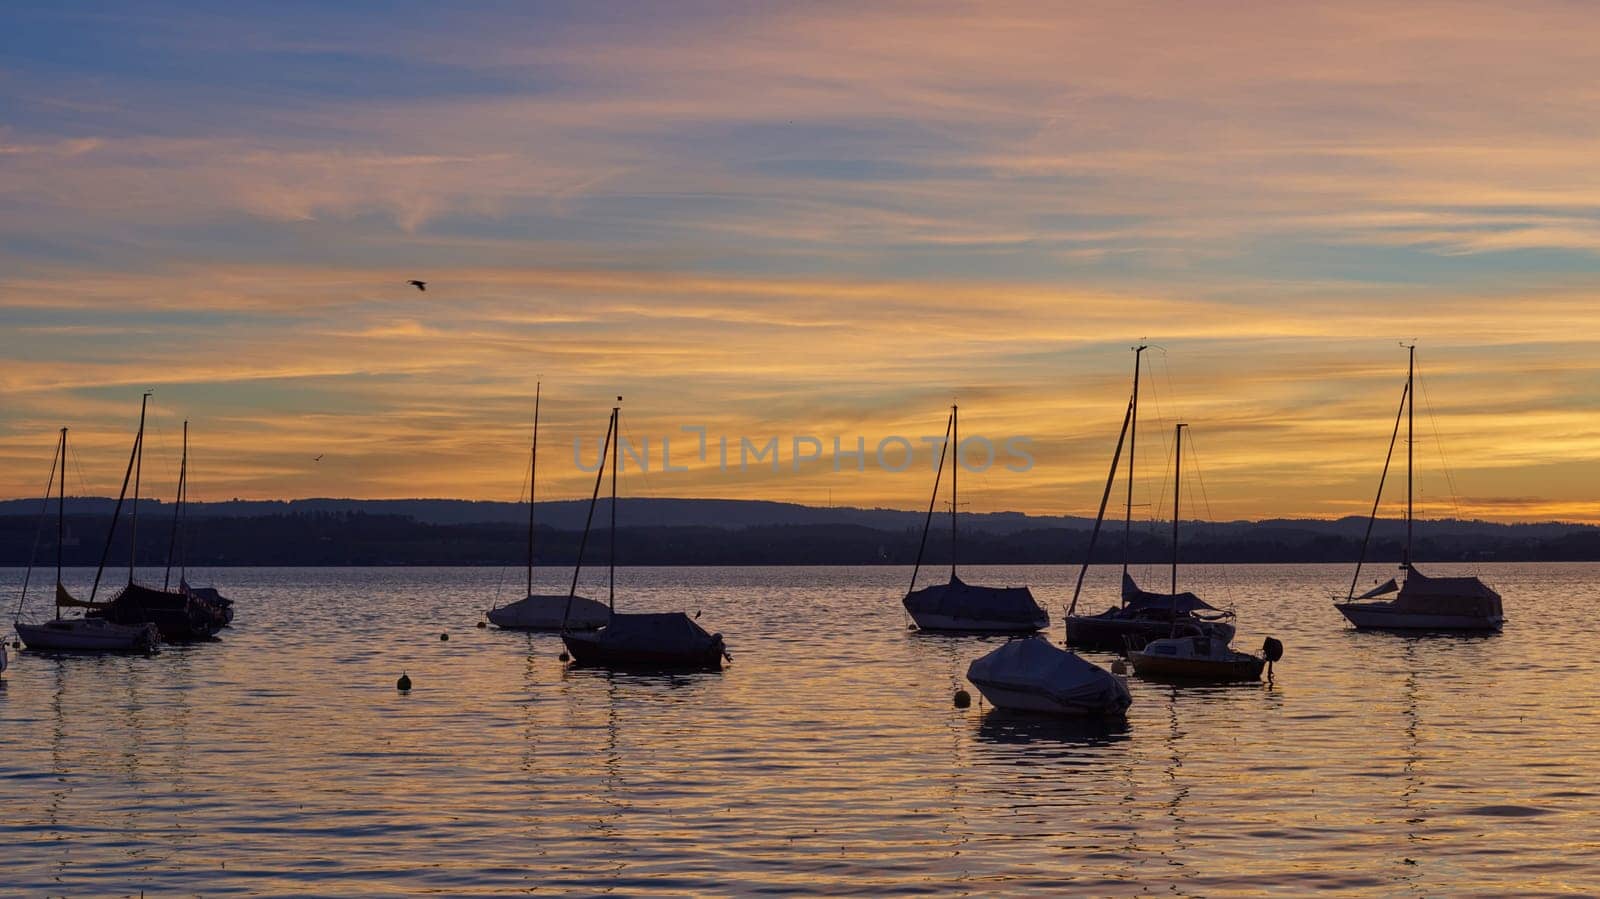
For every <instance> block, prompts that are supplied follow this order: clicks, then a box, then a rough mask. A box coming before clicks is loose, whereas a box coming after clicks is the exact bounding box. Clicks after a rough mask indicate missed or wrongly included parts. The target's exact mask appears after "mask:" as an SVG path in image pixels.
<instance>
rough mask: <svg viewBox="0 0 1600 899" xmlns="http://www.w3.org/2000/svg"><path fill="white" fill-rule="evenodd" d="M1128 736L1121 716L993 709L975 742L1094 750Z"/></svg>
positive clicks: (1126, 727) (1122, 740)
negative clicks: (1053, 714)
mask: <svg viewBox="0 0 1600 899" xmlns="http://www.w3.org/2000/svg"><path fill="white" fill-rule="evenodd" d="M1131 736H1132V733H1131V731H1130V729H1129V727H1128V720H1127V719H1126V718H1122V717H1113V718H1063V717H1056V716H1052V715H1038V714H1030V713H1028V712H1014V711H1011V710H1009V709H995V708H991V709H989V710H988V711H987V712H984V714H983V717H982V718H981V719H980V720H979V722H978V732H977V737H978V741H979V742H981V743H988V744H990V745H994V746H1032V745H1035V744H1053V745H1057V746H1064V747H1065V746H1071V747H1078V748H1098V747H1107V746H1115V745H1116V744H1118V743H1125V742H1127V741H1128V739H1129V738H1130V737H1131ZM1046 755H1047V756H1048V753H1047V754H1046Z"/></svg>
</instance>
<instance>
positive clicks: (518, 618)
mask: <svg viewBox="0 0 1600 899" xmlns="http://www.w3.org/2000/svg"><path fill="white" fill-rule="evenodd" d="M541 388H542V385H540V384H535V385H534V389H533V443H532V449H531V451H530V452H529V461H528V589H527V592H526V593H525V594H524V596H523V598H522V599H519V600H517V601H516V602H512V603H507V604H506V605H503V606H496V607H494V608H492V609H490V610H489V612H488V618H489V623H490V624H493V625H494V626H495V627H499V628H504V629H506V630H519V631H559V630H575V631H576V630H593V629H595V628H597V627H600V626H602V625H604V624H605V623H606V621H607V620H608V619H609V618H610V612H609V610H607V609H606V607H605V606H603V605H601V604H600V603H598V602H595V601H594V600H592V599H588V598H586V597H583V596H570V597H569V596H567V595H566V594H564V593H561V594H553V593H552V594H535V593H534V592H533V535H534V508H535V506H534V485H535V484H537V483H538V477H539V394H540V391H541Z"/></svg>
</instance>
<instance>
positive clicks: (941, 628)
mask: <svg viewBox="0 0 1600 899" xmlns="http://www.w3.org/2000/svg"><path fill="white" fill-rule="evenodd" d="M910 614H911V620H912V621H913V622H915V623H916V625H917V630H919V631H930V632H933V633H943V634H1032V633H1037V632H1039V631H1042V630H1044V629H1045V628H1047V627H1049V626H1050V616H1049V614H1047V613H1040V615H1039V617H1038V618H1035V619H1033V620H1032V621H1016V620H995V619H986V618H969V617H965V616H958V615H942V614H939V613H937V612H920V613H919V612H911V613H910Z"/></svg>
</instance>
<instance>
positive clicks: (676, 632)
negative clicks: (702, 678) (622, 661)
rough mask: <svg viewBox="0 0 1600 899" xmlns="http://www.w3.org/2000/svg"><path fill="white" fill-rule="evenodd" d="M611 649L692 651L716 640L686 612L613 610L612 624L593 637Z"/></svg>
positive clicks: (668, 651)
mask: <svg viewBox="0 0 1600 899" xmlns="http://www.w3.org/2000/svg"><path fill="white" fill-rule="evenodd" d="M590 639H592V640H594V641H595V642H597V643H601V644H604V646H605V648H606V650H607V651H610V652H639V653H656V654H660V653H692V652H700V651H703V650H705V648H706V647H707V646H709V645H710V644H711V641H712V640H713V639H714V638H713V637H712V636H711V634H710V633H709V632H708V631H707V630H706V629H705V628H703V627H701V626H700V625H698V624H696V623H695V621H694V619H693V618H690V617H689V616H688V615H686V614H684V613H683V612H635V613H630V614H623V613H621V612H616V613H613V614H612V616H611V623H610V624H608V625H606V626H605V628H604V629H603V630H601V631H600V633H599V634H598V635H596V636H595V637H592V638H590Z"/></svg>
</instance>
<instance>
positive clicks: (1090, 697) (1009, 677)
mask: <svg viewBox="0 0 1600 899" xmlns="http://www.w3.org/2000/svg"><path fill="white" fill-rule="evenodd" d="M967 680H969V681H971V682H972V685H973V686H974V687H977V688H978V692H980V693H982V694H983V697H984V698H985V699H987V700H988V701H989V704H990V705H993V706H994V707H995V708H1000V709H1010V710H1012V711H1022V712H1041V713H1045V714H1050V715H1063V716H1068V717H1116V716H1120V715H1122V714H1124V713H1126V712H1127V711H1128V706H1129V705H1131V704H1132V702H1133V697H1132V695H1131V694H1129V692H1128V685H1127V684H1125V683H1123V681H1122V678H1120V677H1117V676H1116V675H1115V674H1112V673H1111V672H1109V671H1107V670H1105V669H1104V668H1101V667H1100V666H1098V665H1095V664H1094V663H1092V662H1090V661H1088V660H1086V659H1083V658H1081V657H1079V656H1078V655H1077V653H1074V652H1069V651H1067V650H1065V649H1062V648H1060V647H1058V646H1055V645H1054V644H1052V643H1051V642H1050V641H1049V639H1048V638H1045V637H1039V636H1034V637H1025V638H1022V639H1017V640H1009V641H1007V642H1006V643H1005V645H1003V646H1001V647H999V648H998V649H996V650H994V651H993V652H991V653H989V654H988V655H985V656H983V657H982V658H980V659H977V660H975V661H974V662H973V663H972V664H971V665H969V666H967Z"/></svg>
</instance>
